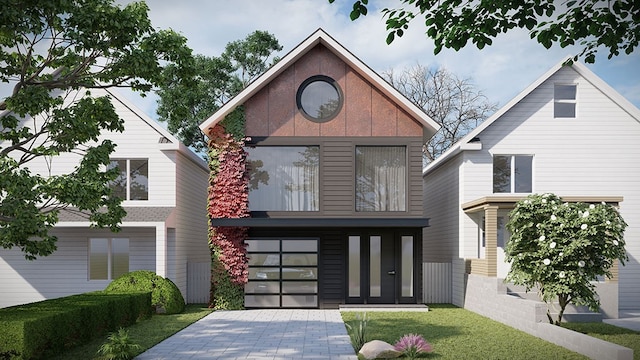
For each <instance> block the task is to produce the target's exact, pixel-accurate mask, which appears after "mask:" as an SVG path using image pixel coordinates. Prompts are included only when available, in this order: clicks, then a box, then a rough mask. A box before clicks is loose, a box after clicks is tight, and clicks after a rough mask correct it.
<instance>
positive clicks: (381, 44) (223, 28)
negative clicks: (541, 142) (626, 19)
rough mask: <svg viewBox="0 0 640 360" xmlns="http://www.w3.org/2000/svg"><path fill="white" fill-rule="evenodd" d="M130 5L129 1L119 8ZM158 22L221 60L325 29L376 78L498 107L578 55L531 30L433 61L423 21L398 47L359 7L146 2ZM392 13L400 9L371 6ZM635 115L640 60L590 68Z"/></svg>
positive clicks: (306, 0) (313, 1) (222, 0)
mask: <svg viewBox="0 0 640 360" xmlns="http://www.w3.org/2000/svg"><path fill="white" fill-rule="evenodd" d="M118 2H119V3H121V4H125V3H128V2H130V1H129V0H118ZM146 2H147V4H148V6H149V8H150V12H149V15H150V17H151V21H152V24H153V26H154V27H156V28H163V29H166V28H171V29H173V30H175V31H177V32H179V33H181V34H182V35H184V36H185V37H186V38H187V39H188V45H189V46H190V47H191V48H193V50H194V53H197V54H203V55H207V56H218V55H219V54H220V53H221V52H222V51H223V50H224V47H225V45H226V44H227V43H229V42H231V41H235V40H240V39H244V38H245V37H246V36H247V35H248V34H250V33H251V32H253V31H255V30H264V31H268V32H270V33H272V34H273V35H275V37H276V38H277V39H278V40H279V41H280V43H281V44H282V45H283V46H284V49H283V51H282V52H281V53H280V54H279V55H280V56H283V55H284V54H286V53H287V52H288V51H290V50H291V49H293V48H294V47H295V46H296V45H298V44H299V43H300V42H302V41H303V40H304V39H305V38H306V37H307V36H309V35H310V34H311V33H312V32H314V31H315V30H316V29H318V28H323V29H324V30H325V31H326V32H328V33H329V34H330V35H331V36H332V37H334V38H335V39H336V40H337V41H338V42H340V43H341V44H342V45H343V46H345V47H346V48H347V49H349V50H350V51H351V52H352V53H353V54H354V55H355V56H357V57H358V58H360V59H361V60H362V61H363V62H364V63H366V64H367V65H369V66H370V67H371V68H372V69H373V70H375V71H377V72H379V73H380V72H383V71H387V70H391V69H393V70H394V71H396V72H399V71H401V70H402V69H404V68H406V67H408V66H412V65H415V64H417V63H420V64H421V65H425V66H431V67H439V66H443V67H445V68H447V69H448V70H449V71H451V72H453V73H454V74H456V75H457V76H458V77H461V78H472V79H473V81H474V83H475V84H476V86H477V88H478V89H480V90H482V91H483V92H484V93H485V95H487V96H488V97H489V99H490V100H491V101H492V102H497V103H498V104H499V106H503V105H504V104H506V103H507V102H508V101H509V100H511V98H513V97H514V96H516V95H517V94H518V93H519V92H521V91H522V90H524V89H525V88H526V87H527V86H528V85H529V84H531V83H532V82H533V81H535V80H536V79H537V78H538V77H540V76H541V75H542V74H544V73H545V72H546V71H547V70H548V69H549V68H551V67H552V66H554V65H555V64H557V63H559V62H560V61H562V60H563V59H564V58H565V57H566V56H568V55H573V54H575V53H577V52H578V48H564V49H562V48H560V47H553V48H551V49H549V50H547V49H545V48H544V47H543V46H542V45H540V44H538V43H537V42H535V41H534V40H531V39H530V38H529V33H528V31H526V30H515V31H512V32H509V33H508V34H503V35H501V36H499V37H498V38H497V39H496V40H495V41H494V43H493V45H491V46H489V47H486V48H485V49H483V50H478V49H476V48H475V47H473V46H472V45H469V46H467V47H466V48H464V49H462V50H461V51H458V52H456V51H453V50H448V49H444V50H443V51H442V52H441V53H440V54H438V55H437V56H436V55H434V54H433V48H434V46H433V42H432V41H431V40H430V39H428V38H426V36H425V35H424V27H423V25H422V21H420V19H417V20H416V21H414V23H412V25H411V27H410V29H409V31H408V32H407V33H406V34H405V35H404V36H403V37H402V38H397V39H396V40H395V41H394V42H393V43H392V44H391V45H387V44H386V43H385V39H386V30H385V23H384V20H383V18H382V14H381V13H380V12H379V11H378V10H376V9H375V8H371V9H370V12H369V15H367V16H366V17H363V18H361V19H358V20H356V21H351V20H350V19H349V11H350V8H351V5H352V3H353V0H336V1H335V3H334V4H329V3H328V1H327V0H268V1H264V0H234V1H230V0H184V1H181V2H177V1H170V0H147V1H146ZM371 3H376V4H378V3H384V4H385V5H386V6H394V5H397V4H400V2H399V1H384V2H381V1H371ZM587 67H588V68H589V69H591V70H592V71H593V72H594V73H595V74H596V75H598V76H599V77H601V78H602V79H603V80H604V81H606V82H607V83H608V84H609V85H611V86H612V87H613V88H614V89H615V90H616V91H618V92H619V93H621V94H622V95H623V96H624V97H626V98H627V99H628V100H629V101H631V102H632V103H633V104H634V105H635V106H636V107H640V52H638V51H636V52H635V53H633V54H631V55H629V56H627V55H620V56H618V57H615V58H613V59H612V60H608V59H607V57H606V53H604V52H603V53H602V55H600V56H599V57H598V58H597V61H596V64H593V65H591V64H589V65H587ZM125 96H127V97H129V98H130V99H131V100H133V101H134V103H135V104H137V105H138V106H139V107H140V108H141V109H142V110H143V111H145V112H146V113H147V114H148V115H149V116H151V117H153V118H157V116H156V114H155V108H156V104H155V101H156V97H155V96H147V97H145V98H141V97H139V96H136V95H135V94H130V93H125Z"/></svg>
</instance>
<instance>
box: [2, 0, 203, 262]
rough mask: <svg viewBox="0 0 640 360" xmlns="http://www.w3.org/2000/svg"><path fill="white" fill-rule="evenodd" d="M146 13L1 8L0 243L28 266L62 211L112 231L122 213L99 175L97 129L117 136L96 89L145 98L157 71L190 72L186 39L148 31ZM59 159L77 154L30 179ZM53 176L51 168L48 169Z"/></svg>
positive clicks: (51, 241)
mask: <svg viewBox="0 0 640 360" xmlns="http://www.w3.org/2000/svg"><path fill="white" fill-rule="evenodd" d="M148 10H149V9H148V7H147V6H146V5H145V4H144V3H143V2H134V3H131V4H128V5H126V6H125V7H120V6H118V5H115V4H114V3H113V1H112V0H74V1H68V0H30V1H24V0H7V1H4V2H3V3H2V11H0V81H2V82H4V83H9V84H10V85H13V92H12V93H11V95H10V96H8V97H5V98H4V99H0V100H1V105H0V110H5V111H3V112H2V113H0V246H1V247H3V248H13V247H18V248H20V249H21V250H22V251H23V253H24V255H25V257H26V258H27V259H35V258H36V257H37V256H46V255H49V254H51V253H52V252H53V251H55V249H56V246H55V243H56V240H57V239H56V237H55V236H53V235H51V234H49V230H50V229H51V228H52V227H53V226H54V225H55V224H56V223H57V222H58V216H59V212H60V211H61V210H62V209H66V210H68V211H74V212H76V213H78V214H81V215H83V216H86V217H87V218H88V220H89V221H90V222H91V224H92V225H94V226H98V227H109V228H111V229H112V230H118V229H119V227H118V224H119V223H120V221H121V219H122V217H123V216H124V215H125V212H124V210H123V209H122V207H121V205H120V203H121V200H120V199H118V198H116V197H114V196H112V193H111V190H110V188H109V186H108V183H109V181H111V180H113V179H115V177H116V175H117V169H112V170H108V171H107V170H105V169H106V165H108V164H109V154H110V153H111V152H112V151H113V149H114V147H115V144H113V143H112V142H111V141H109V140H104V141H101V142H99V138H98V137H99V135H100V134H101V132H103V131H122V130H123V121H122V120H121V119H119V118H118V116H117V115H116V113H115V109H114V107H113V106H112V105H111V102H110V100H109V99H108V98H107V97H92V96H90V95H91V94H90V90H91V89H94V88H109V87H128V88H132V89H134V90H139V91H149V90H151V88H152V87H153V86H157V85H160V84H161V82H162V80H163V77H162V76H161V70H162V67H163V65H164V64H167V63H169V64H173V65H175V66H176V69H178V70H176V74H178V75H180V76H184V77H186V78H188V77H189V75H190V74H191V70H190V68H191V63H192V57H191V50H190V49H189V48H188V47H186V45H185V43H186V39H185V38H184V37H182V36H180V35H178V34H176V33H175V32H173V31H170V30H155V29H154V28H153V27H152V26H151V22H150V21H149V18H148V15H147V13H148ZM62 153H74V154H76V155H78V159H79V162H78V164H77V166H76V167H75V168H74V169H73V171H71V172H69V173H65V174H58V173H56V172H52V171H51V168H50V169H49V171H48V173H36V172H35V171H32V170H30V168H29V165H30V164H38V166H39V167H40V168H44V167H45V166H51V162H52V159H53V158H55V157H56V156H58V155H60V154H62ZM54 171H55V169H54Z"/></svg>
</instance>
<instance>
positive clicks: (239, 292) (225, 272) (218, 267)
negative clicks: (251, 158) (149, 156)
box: [208, 110, 249, 310]
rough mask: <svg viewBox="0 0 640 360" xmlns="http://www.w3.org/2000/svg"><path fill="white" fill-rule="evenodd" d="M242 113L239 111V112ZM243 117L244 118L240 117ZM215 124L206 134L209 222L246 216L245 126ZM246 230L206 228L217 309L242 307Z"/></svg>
mask: <svg viewBox="0 0 640 360" xmlns="http://www.w3.org/2000/svg"><path fill="white" fill-rule="evenodd" d="M240 111H241V110H240ZM240 117H241V118H243V116H240ZM227 124H232V126H229V130H230V131H227V127H226V126H224V125H225V124H224V123H223V124H222V125H220V124H218V125H216V126H215V127H214V128H213V129H211V130H210V132H209V135H210V136H209V137H210V139H211V140H210V141H209V168H210V170H211V171H210V176H209V202H208V212H209V218H210V219H216V218H243V217H249V206H248V196H249V190H248V184H249V174H248V171H247V168H246V158H247V153H246V151H245V150H244V148H243V146H244V141H245V139H244V138H243V137H242V134H238V129H239V128H241V129H242V130H244V124H242V126H238V123H237V121H232V122H227ZM246 237H247V228H244V227H221V226H210V227H209V246H210V247H211V250H212V261H213V274H212V284H211V285H212V289H211V292H212V299H211V302H212V305H213V307H214V308H216V309H227V310H230V309H240V308H242V307H243V303H244V301H243V298H244V289H243V287H244V284H245V283H246V282H247V276H248V267H247V252H246V248H245V243H244V240H245V239H246Z"/></svg>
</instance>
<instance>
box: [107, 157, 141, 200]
mask: <svg viewBox="0 0 640 360" xmlns="http://www.w3.org/2000/svg"><path fill="white" fill-rule="evenodd" d="M113 168H118V170H119V171H120V174H118V177H116V178H115V180H113V181H112V182H111V184H109V186H110V187H111V189H112V190H113V195H114V196H117V197H120V198H122V199H124V200H149V161H148V160H147V159H136V160H134V159H113V160H111V163H110V164H109V166H108V169H113Z"/></svg>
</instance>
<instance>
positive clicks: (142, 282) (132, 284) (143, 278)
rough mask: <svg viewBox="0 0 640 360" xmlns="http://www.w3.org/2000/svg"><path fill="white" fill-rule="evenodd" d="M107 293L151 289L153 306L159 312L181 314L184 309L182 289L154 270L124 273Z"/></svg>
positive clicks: (114, 281)
mask: <svg viewBox="0 0 640 360" xmlns="http://www.w3.org/2000/svg"><path fill="white" fill-rule="evenodd" d="M104 291H105V292H106V293H123V292H131V291H151V306H152V307H153V308H154V309H155V311H156V313H157V314H179V313H181V312H183V311H184V306H185V302H184V298H183V297H182V294H181V293H180V289H178V287H177V286H176V284H174V283H173V281H171V280H169V279H165V278H163V277H162V276H159V275H157V274H156V273H154V272H153V271H149V270H138V271H132V272H130V273H127V274H124V275H122V276H120V277H119V278H117V279H115V280H113V281H112V282H111V284H109V286H107V288H106V289H104Z"/></svg>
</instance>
